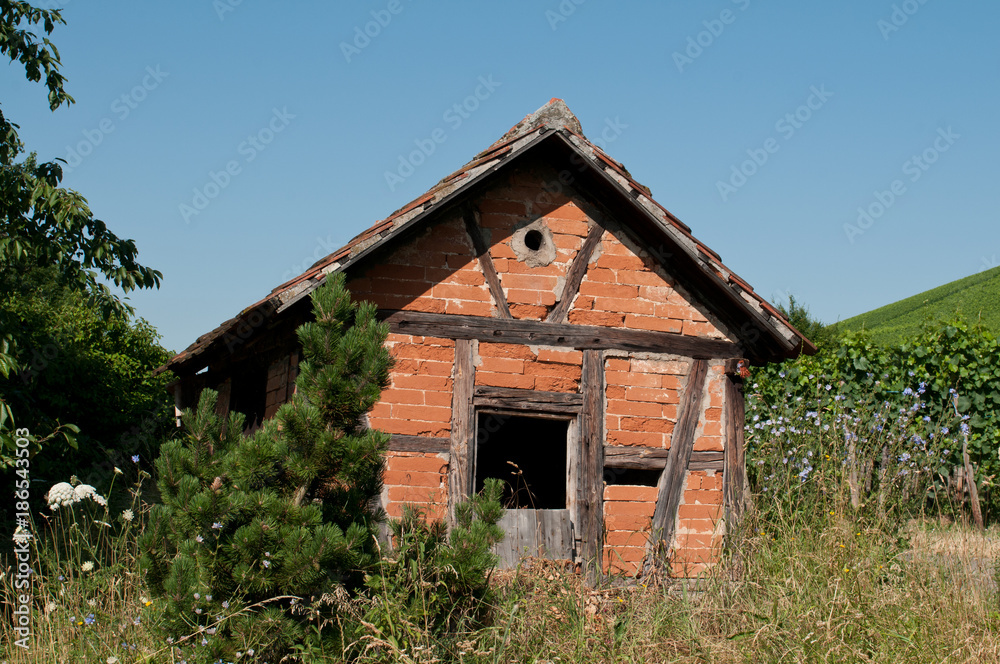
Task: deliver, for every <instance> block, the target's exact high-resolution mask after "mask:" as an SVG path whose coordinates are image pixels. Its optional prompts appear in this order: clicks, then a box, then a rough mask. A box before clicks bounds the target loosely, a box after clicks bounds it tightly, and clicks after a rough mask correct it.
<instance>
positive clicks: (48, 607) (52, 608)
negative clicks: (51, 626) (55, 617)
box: [45, 602, 59, 615]
mask: <svg viewBox="0 0 1000 664" xmlns="http://www.w3.org/2000/svg"><path fill="white" fill-rule="evenodd" d="M58 608H59V607H58V606H56V603H55V602H49V603H48V604H46V605H45V614H46V615H48V614H50V613H52V612H53V611H55V610H56V609H58Z"/></svg>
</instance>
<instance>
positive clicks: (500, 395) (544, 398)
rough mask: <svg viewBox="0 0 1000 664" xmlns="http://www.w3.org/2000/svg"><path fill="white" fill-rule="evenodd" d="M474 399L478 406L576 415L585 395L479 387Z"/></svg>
mask: <svg viewBox="0 0 1000 664" xmlns="http://www.w3.org/2000/svg"><path fill="white" fill-rule="evenodd" d="M474 401H475V405H476V407H477V408H490V409H498V410H512V411H531V412H536V413H541V412H544V413H565V414H567V415H575V414H576V413H579V412H580V408H581V406H582V405H583V395H582V394H577V393H574V392H568V393H567V392H545V391H542V390H524V389H516V388H504V387H477V388H476V392H475V397H474Z"/></svg>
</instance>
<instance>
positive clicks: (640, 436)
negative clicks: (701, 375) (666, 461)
mask: <svg viewBox="0 0 1000 664" xmlns="http://www.w3.org/2000/svg"><path fill="white" fill-rule="evenodd" d="M635 355H636V354H632V355H631V356H625V357H609V358H608V359H607V360H606V361H605V365H604V366H605V382H606V388H605V397H606V403H607V411H606V412H607V414H606V416H605V419H604V431H605V435H606V437H607V443H608V445H639V446H642V447H656V448H660V449H667V448H669V447H670V436H671V434H672V433H673V430H674V425H675V424H676V423H677V406H678V404H679V402H680V391H681V389H682V385H683V384H684V383H685V376H686V375H687V373H688V371H689V370H690V365H691V362H690V361H689V360H681V359H676V358H673V359H669V358H670V356H661V357H663V358H664V359H639V358H638V357H636V356H635Z"/></svg>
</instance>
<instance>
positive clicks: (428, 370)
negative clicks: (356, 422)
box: [368, 333, 455, 438]
mask: <svg viewBox="0 0 1000 664" xmlns="http://www.w3.org/2000/svg"><path fill="white" fill-rule="evenodd" d="M386 346H387V347H388V348H389V352H390V353H392V356H393V357H394V358H396V364H395V365H394V366H393V368H392V371H391V373H390V380H391V383H390V384H389V387H388V388H386V389H385V390H382V398H381V399H380V400H379V402H378V403H377V404H375V407H374V408H372V410H371V411H369V413H368V422H369V424H370V425H371V427H372V428H375V429H381V430H382V431H386V432H388V433H398V434H405V435H411V436H432V437H435V438H446V437H448V436H449V435H450V434H451V389H452V367H453V366H454V364H455V342H454V341H452V340H451V339H436V338H433V337H414V336H409V335H405V334H395V333H392V334H390V335H389V339H388V341H387V342H386Z"/></svg>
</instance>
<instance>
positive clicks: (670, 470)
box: [643, 360, 708, 573]
mask: <svg viewBox="0 0 1000 664" xmlns="http://www.w3.org/2000/svg"><path fill="white" fill-rule="evenodd" d="M707 376H708V362H706V361H705V360H695V361H694V362H693V363H692V365H691V372H690V374H689V375H688V382H687V388H686V389H685V390H684V396H683V397H682V400H681V407H680V412H679V413H678V415H677V426H676V427H674V431H673V434H671V436H670V451H669V453H668V454H667V464H666V466H665V467H664V469H663V473H662V474H661V475H660V481H659V483H658V484H657V487H656V488H657V496H656V509H655V510H654V511H653V524H652V536H651V538H650V545H651V551H650V555H648V556H647V557H646V564H645V565H644V569H643V571H644V573H648V572H650V571H651V570H652V567H653V565H654V564H655V565H659V564H661V563H663V562H665V556H666V553H667V550H668V548H669V547H670V542H671V540H672V539H673V536H674V525H675V522H676V521H677V509H678V507H679V506H680V504H681V498H682V497H683V495H684V473H685V472H686V471H687V469H688V464H689V463H690V462H691V452H692V450H693V448H694V433H695V429H696V428H697V426H698V419H699V417H701V399H702V395H703V394H704V392H705V379H706V377H707Z"/></svg>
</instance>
